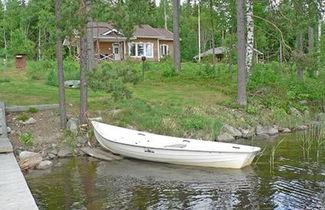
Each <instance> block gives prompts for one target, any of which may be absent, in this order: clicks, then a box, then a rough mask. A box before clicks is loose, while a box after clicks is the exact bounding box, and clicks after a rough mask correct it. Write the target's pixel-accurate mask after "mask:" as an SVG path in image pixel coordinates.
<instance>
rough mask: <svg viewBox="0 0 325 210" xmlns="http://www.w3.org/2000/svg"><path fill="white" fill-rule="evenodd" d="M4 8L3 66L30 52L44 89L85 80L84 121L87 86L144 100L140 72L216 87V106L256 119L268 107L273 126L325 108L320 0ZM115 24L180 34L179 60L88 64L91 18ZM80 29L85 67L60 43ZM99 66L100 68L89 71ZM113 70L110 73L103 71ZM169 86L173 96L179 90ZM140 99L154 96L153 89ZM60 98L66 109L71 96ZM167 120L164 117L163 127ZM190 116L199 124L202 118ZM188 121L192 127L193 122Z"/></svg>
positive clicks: (8, 4)
mask: <svg viewBox="0 0 325 210" xmlns="http://www.w3.org/2000/svg"><path fill="white" fill-rule="evenodd" d="M0 9H1V11H2V12H1V14H0V20H1V21H0V34H1V37H2V38H1V39H0V57H2V61H1V63H2V64H1V65H6V63H10V61H12V60H13V59H14V56H15V55H16V54H17V53H24V54H26V55H27V58H28V68H27V76H28V78H29V79H31V80H34V81H43V80H45V83H46V84H47V85H53V86H59V87H61V86H62V84H63V83H61V84H60V80H61V79H62V81H63V78H62V77H63V74H62V73H60V72H63V69H64V76H65V78H64V79H65V80H69V79H81V86H80V97H81V99H80V102H81V103H80V106H81V108H80V109H81V110H80V118H83V116H85V113H87V106H88V105H87V104H84V106H83V103H82V102H83V101H87V97H88V96H87V89H88V88H90V89H91V91H104V92H107V93H108V94H111V96H112V98H113V99H114V100H115V101H118V99H121V98H130V97H131V95H132V92H134V94H133V95H135V96H136V97H139V93H140V95H141V94H142V93H143V92H141V91H144V90H139V88H140V89H141V85H142V86H143V87H145V88H148V87H150V85H149V84H148V83H150V82H148V81H142V83H141V77H142V76H141V75H142V73H141V72H142V68H144V69H146V72H148V73H146V77H147V79H149V80H150V81H151V84H154V82H157V81H159V82H160V81H164V82H165V84H169V82H172V81H177V82H178V83H179V84H177V85H175V84H173V85H175V87H174V88H176V86H179V87H181V86H182V84H191V85H201V84H204V83H206V84H209V85H210V84H211V85H210V86H209V85H207V86H206V87H204V89H205V90H207V91H211V92H215V93H218V94H220V95H223V98H222V99H220V100H219V99H217V100H216V101H214V102H213V103H214V104H213V105H215V104H217V105H222V106H225V107H228V108H235V109H238V110H240V111H245V112H246V113H248V114H251V115H253V116H254V115H255V116H261V115H263V112H264V110H268V112H271V114H270V115H271V117H266V118H268V119H267V120H269V121H270V122H269V123H272V122H274V121H276V120H278V119H279V118H281V117H279V116H281V115H284V114H287V113H289V112H290V108H292V107H296V108H297V109H298V110H300V111H305V110H310V111H312V112H315V113H317V112H321V111H324V109H325V105H324V103H325V102H324V98H325V97H324V94H325V87H324V84H325V44H324V43H325V38H324V37H325V36H324V35H323V34H324V27H323V24H324V19H325V17H324V13H325V12H324V10H325V2H324V1H322V0H310V1H306V0H295V1H292V0H267V1H266V0H246V1H244V0H237V1H234V0H227V1H224V0H185V1H180V0H174V1H171V0H160V1H151V0H80V1H75V0H56V1H54V0H29V1H24V0H5V1H2V2H1V4H0ZM108 21H112V22H113V23H114V26H115V27H116V28H118V29H119V30H120V31H122V32H123V33H124V34H125V35H127V36H131V34H132V32H133V30H134V26H135V25H141V24H149V25H151V26H152V27H158V28H166V29H168V30H169V31H172V32H174V40H177V41H174V42H175V43H178V42H179V47H177V46H176V45H174V49H175V52H179V56H178V57H175V55H177V54H178V53H174V56H173V57H172V56H171V57H166V58H165V61H162V62H160V63H152V62H147V63H146V64H145V65H144V67H142V65H141V62H138V63H134V62H133V63H132V62H131V61H125V62H122V63H114V64H107V63H99V65H96V64H91V62H92V61H91V60H92V59H91V58H90V57H89V56H88V57H87V55H86V54H87V53H86V54H85V55H82V48H83V49H86V48H87V43H89V42H90V43H91V42H93V41H94V40H90V39H89V38H88V39H87V23H89V22H108ZM76 31H78V32H80V35H81V38H80V39H81V40H83V41H82V42H80V43H81V45H83V44H85V45H84V46H83V47H82V46H80V48H81V54H80V63H79V62H78V61H77V60H76V59H75V58H76V56H77V55H76V51H71V50H69V49H68V48H67V47H66V46H62V43H63V40H65V39H66V38H67V37H71V36H72V35H74V34H75V32H76ZM176 31H179V36H177V35H175V32H176ZM89 40H90V41H89ZM88 46H89V45H88ZM175 46H176V47H175ZM217 47H223V48H225V49H227V51H226V56H225V58H224V59H223V60H222V61H221V62H217V61H216V59H215V57H214V56H211V57H209V56H208V57H205V58H202V60H201V59H199V60H197V59H194V57H195V56H196V55H199V54H200V53H202V52H204V51H206V50H209V49H214V48H217ZM84 51H85V50H84ZM60 57H61V58H60ZM61 59H62V61H61ZM92 65H94V66H97V67H96V70H95V71H94V73H93V74H90V73H89V71H90V70H89V66H92ZM91 68H95V67H91ZM106 70H109V72H110V73H105V72H106ZM60 78H61V79H60ZM86 78H88V79H89V84H88V86H87V87H86V85H85V84H86V82H85V81H86ZM147 79H146V80H147ZM2 80H3V81H5V80H6V78H4V79H2ZM8 80H10V79H8ZM198 81H199V82H198ZM146 82H147V83H146ZM124 83H125V84H124ZM138 83H140V85H138V86H132V85H131V84H138ZM172 83H173V82H172ZM83 84H84V85H83ZM169 85H171V84H169ZM173 85H172V86H170V87H172V88H173ZM215 86H217V87H215ZM211 87H212V88H211ZM172 88H171V91H170V92H169V93H166V94H173V93H174V92H173V89H172ZM3 91H4V90H3ZM147 91H148V92H147V93H149V92H150V91H149V90H147ZM185 91H187V90H185V89H184V93H183V97H185V96H186V93H185ZM3 93H8V92H6V91H4V92H3ZM60 94H61V95H60V96H63V95H64V89H62V88H61V89H60ZM201 94H202V97H203V96H204V95H205V94H203V93H201ZM89 97H92V93H91V94H90V96H89ZM142 97H144V98H146V99H145V100H147V99H148V97H147V95H146V96H144V95H142ZM153 97H158V95H157V94H153ZM196 97H197V99H195V100H198V101H201V105H202V104H203V105H208V101H206V100H203V99H202V98H201V99H200V97H201V96H200V95H196ZM60 98H61V99H62V97H60ZM140 98H141V96H140ZM105 100H106V99H105ZM133 100H136V99H133ZM133 102H134V101H132V100H131V101H129V102H128V103H131V104H132V103H133ZM62 103H63V104H62V106H63V105H64V103H65V102H64V101H63V102H62ZM90 103H93V102H90ZM119 103H120V104H119ZM121 103H122V102H121V101H120V102H116V106H125V104H124V105H121ZM144 103H149V104H150V103H153V101H150V102H149V101H146V102H144ZM171 103H174V101H173V102H171ZM206 103H207V104H206ZM117 104H119V105H117ZM122 104H123V103H122ZM91 109H96V108H94V107H91ZM139 111H140V112H142V111H144V110H139ZM144 112H145V111H144ZM156 114H158V115H159V113H156ZM152 117H153V116H152ZM160 117H161V116H157V118H159V120H158V121H157V126H158V124H159V122H160V121H161V120H162V119H160ZM194 118H195V117H194ZM204 118H205V117H204ZM225 118H226V117H225ZM269 118H272V120H270V119H269ZM264 120H265V119H264ZM65 121H66V120H64V119H63V120H62V122H65ZM193 121H196V123H199V121H197V119H196V118H195V119H194V120H193ZM203 121H204V120H203ZM208 121H209V120H208ZM221 121H222V122H224V121H227V119H223V120H221ZM209 122H210V121H209ZM138 124H141V123H139V122H138ZM194 124H195V123H194ZM202 124H204V123H202ZM191 126H192V125H190V126H189V127H190V129H192V127H195V125H193V126H192V127H191ZM143 127H144V128H146V126H145V125H143ZM149 127H150V126H149ZM198 127H199V128H201V127H202V126H198ZM203 127H204V126H203ZM194 129H195V128H194ZM158 132H160V131H158Z"/></svg>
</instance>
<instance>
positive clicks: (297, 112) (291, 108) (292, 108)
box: [290, 107, 302, 118]
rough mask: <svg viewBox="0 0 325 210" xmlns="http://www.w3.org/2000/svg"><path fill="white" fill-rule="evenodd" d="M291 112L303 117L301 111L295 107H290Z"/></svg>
mask: <svg viewBox="0 0 325 210" xmlns="http://www.w3.org/2000/svg"><path fill="white" fill-rule="evenodd" d="M290 113H291V114H292V115H293V116H295V117H299V118H302V115H301V112H300V111H299V110H298V109H296V108H294V107H290Z"/></svg>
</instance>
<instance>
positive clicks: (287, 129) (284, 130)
mask: <svg viewBox="0 0 325 210" xmlns="http://www.w3.org/2000/svg"><path fill="white" fill-rule="evenodd" d="M281 132H282V133H291V130H290V129H289V128H283V130H282V131H281Z"/></svg>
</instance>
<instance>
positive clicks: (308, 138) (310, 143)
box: [298, 124, 325, 160]
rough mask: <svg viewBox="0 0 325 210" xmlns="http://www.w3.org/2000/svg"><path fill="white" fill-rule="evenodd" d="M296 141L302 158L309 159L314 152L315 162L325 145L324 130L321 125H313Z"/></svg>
mask: <svg viewBox="0 0 325 210" xmlns="http://www.w3.org/2000/svg"><path fill="white" fill-rule="evenodd" d="M298 140H299V142H300V147H301V149H302V154H303V158H305V159H307V160H308V159H310V158H311V153H312V152H313V151H315V155H316V160H318V159H319V154H320V150H321V149H322V146H323V145H324V144H325V129H324V126H323V125H321V124H313V125H311V126H310V127H309V129H308V130H307V131H305V132H303V133H302V134H301V135H299V137H298Z"/></svg>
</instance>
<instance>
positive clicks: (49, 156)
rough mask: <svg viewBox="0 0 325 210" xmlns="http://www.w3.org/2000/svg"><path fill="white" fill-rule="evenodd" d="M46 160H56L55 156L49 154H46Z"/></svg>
mask: <svg viewBox="0 0 325 210" xmlns="http://www.w3.org/2000/svg"><path fill="white" fill-rule="evenodd" d="M47 158H48V159H50V160H52V159H54V158H56V155H55V154H52V153H50V154H48V156H47Z"/></svg>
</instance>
